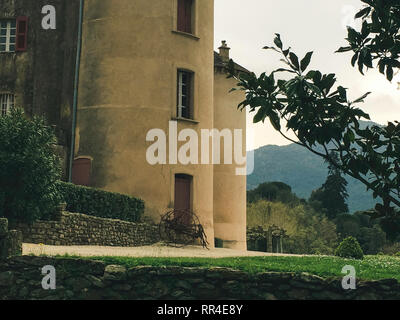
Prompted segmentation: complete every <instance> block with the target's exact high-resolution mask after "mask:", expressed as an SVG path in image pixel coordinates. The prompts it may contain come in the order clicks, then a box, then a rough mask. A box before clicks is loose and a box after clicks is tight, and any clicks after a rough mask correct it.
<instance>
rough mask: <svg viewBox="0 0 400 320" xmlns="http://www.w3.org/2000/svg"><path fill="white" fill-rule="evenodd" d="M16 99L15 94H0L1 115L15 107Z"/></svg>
mask: <svg viewBox="0 0 400 320" xmlns="http://www.w3.org/2000/svg"><path fill="white" fill-rule="evenodd" d="M14 100H15V98H14V95H13V94H9V93H4V94H0V115H2V116H5V115H6V114H7V113H8V112H9V111H10V109H11V108H14Z"/></svg>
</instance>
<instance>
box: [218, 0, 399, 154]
mask: <svg viewBox="0 0 400 320" xmlns="http://www.w3.org/2000/svg"><path fill="white" fill-rule="evenodd" d="M361 7H362V2H361V1H359V0H279V1H273V0H215V44H214V47H215V50H216V51H218V49H217V48H218V47H219V46H220V44H221V40H227V43H228V46H229V47H230V48H231V52H230V54H231V58H233V59H234V60H235V62H237V63H239V64H240V65H242V66H244V67H246V68H247V69H249V70H251V71H254V72H255V73H256V74H260V73H262V72H267V73H270V72H271V71H272V70H274V69H276V68H277V67H282V66H283V65H282V63H281V62H280V61H279V59H280V56H279V54H277V53H274V52H273V51H270V50H262V49H261V48H262V47H263V46H265V45H272V44H273V39H274V34H275V33H280V34H281V37H282V40H283V42H284V44H285V46H290V47H292V49H293V51H294V52H295V53H296V54H298V55H299V56H300V58H302V57H303V56H304V55H305V54H306V53H307V52H308V51H314V55H313V59H312V61H311V64H310V68H311V69H319V70H321V71H322V72H323V73H336V75H337V79H338V84H340V85H342V86H344V87H346V88H349V92H348V93H349V98H350V99H351V100H354V99H356V98H358V97H360V96H362V95H363V94H364V93H366V92H368V91H372V92H373V94H371V95H370V96H369V97H368V98H367V100H366V102H365V103H364V104H360V105H359V107H360V108H362V109H363V110H364V111H365V112H367V113H369V114H370V116H371V119H372V121H375V122H378V123H381V124H385V123H386V122H387V121H388V120H390V121H393V120H400V90H396V89H397V87H398V85H397V81H399V82H400V75H398V76H397V78H396V79H394V80H393V83H390V82H388V81H387V80H386V78H384V76H383V75H381V74H380V73H379V72H377V71H376V70H369V71H368V72H367V73H366V76H362V75H361V74H360V73H359V72H358V69H357V68H353V67H352V66H351V64H350V59H351V56H352V55H351V53H334V52H335V51H336V50H337V49H338V48H339V47H340V46H345V45H346V44H347V42H346V41H345V40H344V39H345V38H346V37H347V31H346V25H353V27H356V26H357V25H355V22H354V19H352V17H354V14H355V13H356V12H357V11H358V10H359V9H360V8H361ZM252 115H254V114H252ZM252 115H250V116H248V132H249V137H250V138H251V136H252V135H253V136H254V139H250V140H252V141H248V146H247V149H248V150H251V149H255V148H258V147H260V146H263V145H267V144H276V145H284V144H288V142H287V141H286V140H285V139H283V138H282V137H281V136H280V135H279V133H276V132H275V131H274V129H273V128H272V126H271V125H270V124H269V121H266V123H265V124H262V123H261V124H257V125H254V124H253V123H252V118H253V117H252ZM249 129H250V130H249ZM252 130H254V131H253V134H252V132H251V131H252Z"/></svg>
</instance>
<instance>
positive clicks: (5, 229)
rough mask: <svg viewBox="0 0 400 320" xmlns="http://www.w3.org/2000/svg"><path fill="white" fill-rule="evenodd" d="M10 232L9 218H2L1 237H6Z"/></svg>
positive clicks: (0, 219) (0, 222) (0, 223)
mask: <svg viewBox="0 0 400 320" xmlns="http://www.w3.org/2000/svg"><path fill="white" fill-rule="evenodd" d="M7 233H8V220H7V219H6V218H0V239H1V238H4V237H5V236H6V235H7Z"/></svg>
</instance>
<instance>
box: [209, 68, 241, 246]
mask: <svg viewBox="0 0 400 320" xmlns="http://www.w3.org/2000/svg"><path fill="white" fill-rule="evenodd" d="M226 77H227V74H226V73H225V72H224V69H221V68H216V71H215V76H214V110H215V113H214V126H215V128H216V129H218V130H223V129H225V128H229V129H230V130H231V131H232V136H233V131H234V130H235V129H239V130H242V145H241V146H242V155H243V156H245V155H246V113H245V112H241V111H239V110H238V109H237V106H238V104H239V103H240V102H241V101H243V100H244V98H245V97H244V93H243V91H234V92H231V93H229V91H230V89H232V88H233V87H236V84H237V81H236V80H234V79H233V78H230V79H227V78H226ZM233 159H234V156H233ZM238 167H239V168H240V167H241V166H238V164H237V163H235V161H233V164H231V165H230V164H221V165H215V166H214V232H215V237H216V238H219V239H221V240H223V246H224V247H226V248H232V249H239V250H246V248H247V245H246V176H245V175H237V174H236V169H237V168H238ZM243 167H245V165H243Z"/></svg>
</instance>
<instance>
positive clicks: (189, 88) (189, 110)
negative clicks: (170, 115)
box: [177, 70, 193, 119]
mask: <svg viewBox="0 0 400 320" xmlns="http://www.w3.org/2000/svg"><path fill="white" fill-rule="evenodd" d="M177 87H178V92H177V93H178V94H177V96H178V97H177V99H178V106H177V117H178V118H186V119H193V73H192V72H189V71H184V70H178V86H177Z"/></svg>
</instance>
